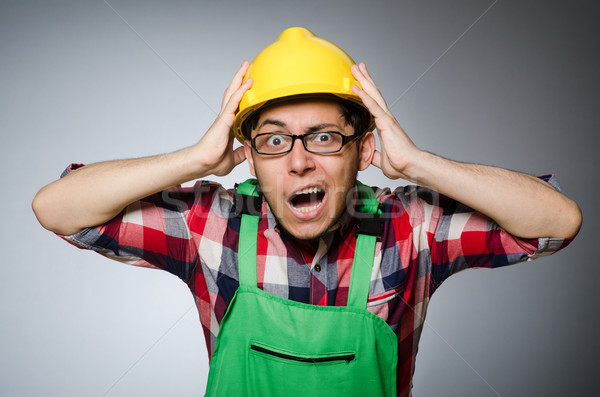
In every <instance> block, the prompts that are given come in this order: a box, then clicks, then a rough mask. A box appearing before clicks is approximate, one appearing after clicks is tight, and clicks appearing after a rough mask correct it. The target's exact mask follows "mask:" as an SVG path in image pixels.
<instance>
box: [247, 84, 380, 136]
mask: <svg viewBox="0 0 600 397" xmlns="http://www.w3.org/2000/svg"><path fill="white" fill-rule="evenodd" d="M302 99H325V100H330V101H333V102H335V103H336V104H337V105H338V106H339V107H340V112H341V113H342V117H343V118H344V120H345V121H346V125H348V124H350V125H351V126H352V128H353V129H354V134H363V133H365V132H367V131H369V130H370V129H371V125H370V124H371V114H370V113H369V112H368V111H367V109H365V108H364V107H362V106H360V105H359V104H357V103H354V102H352V101H350V100H347V99H343V98H340V97H338V96H335V95H333V94H322V95H318V96H317V95H296V96H293V97H289V98H284V99H275V100H272V101H269V102H267V103H266V104H264V105H263V106H261V107H260V108H258V109H257V110H255V111H253V112H252V113H251V114H250V115H249V116H248V117H246V119H245V120H244V121H243V123H242V134H243V135H244V138H245V139H247V140H250V138H251V135H252V130H253V129H255V128H256V126H257V125H258V119H260V115H261V112H262V111H263V110H265V109H267V108H269V107H270V106H272V105H274V104H278V103H283V102H288V101H293V100H302Z"/></svg>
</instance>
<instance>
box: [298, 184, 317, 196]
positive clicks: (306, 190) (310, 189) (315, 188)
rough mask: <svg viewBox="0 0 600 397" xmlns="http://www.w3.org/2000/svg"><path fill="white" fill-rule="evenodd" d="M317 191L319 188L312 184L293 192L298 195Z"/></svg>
mask: <svg viewBox="0 0 600 397" xmlns="http://www.w3.org/2000/svg"><path fill="white" fill-rule="evenodd" d="M318 192H319V188H318V187H315V186H313V187H307V188H305V189H302V190H298V191H297V192H296V193H294V194H296V195H298V194H311V193H318Z"/></svg>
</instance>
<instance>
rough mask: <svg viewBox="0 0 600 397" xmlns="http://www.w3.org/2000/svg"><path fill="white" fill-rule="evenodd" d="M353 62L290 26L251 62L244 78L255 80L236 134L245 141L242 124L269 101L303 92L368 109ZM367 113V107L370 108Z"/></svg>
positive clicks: (237, 121)
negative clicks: (356, 88)
mask: <svg viewBox="0 0 600 397" xmlns="http://www.w3.org/2000/svg"><path fill="white" fill-rule="evenodd" d="M353 64H354V61H353V60H352V58H350V56H348V54H346V53H345V52H344V51H343V50H342V49H341V48H339V47H338V46H336V45H335V44H333V43H331V42H330V41H327V40H325V39H322V38H320V37H317V36H315V35H314V34H313V33H312V32H310V31H309V30H307V29H304V28H289V29H286V30H284V31H283V33H281V34H280V35H279V38H278V39H277V41H276V42H274V43H273V44H271V45H269V46H268V47H266V48H265V49H264V50H262V51H261V52H260V53H259V54H258V55H257V56H256V58H254V60H253V61H252V63H251V64H250V67H249V69H248V71H247V72H246V75H245V76H244V81H246V79H248V78H250V77H251V78H252V79H253V81H254V82H253V83H252V88H250V89H249V90H248V91H246V93H245V94H244V96H243V97H242V100H241V102H240V106H239V110H238V112H237V114H236V116H235V120H234V122H233V132H234V134H235V137H236V138H237V139H238V140H239V141H240V142H242V143H243V142H244V139H245V138H244V135H243V133H242V123H243V122H244V120H245V119H246V117H248V116H249V115H250V114H251V113H252V111H254V110H256V109H258V108H260V107H261V106H262V105H264V104H265V103H266V102H267V101H270V100H272V99H278V98H284V97H288V96H293V95H303V94H323V93H329V94H334V95H336V96H338V97H341V98H344V99H347V100H350V101H352V102H354V103H356V104H358V105H360V106H361V107H363V108H365V109H366V107H365V105H364V104H363V103H362V101H361V100H360V98H359V97H358V95H356V94H354V93H353V92H352V85H353V84H356V85H358V86H359V87H360V84H359V83H358V81H356V80H355V79H354V77H353V76H352V73H351V71H350V66H352V65H353ZM367 112H368V110H367Z"/></svg>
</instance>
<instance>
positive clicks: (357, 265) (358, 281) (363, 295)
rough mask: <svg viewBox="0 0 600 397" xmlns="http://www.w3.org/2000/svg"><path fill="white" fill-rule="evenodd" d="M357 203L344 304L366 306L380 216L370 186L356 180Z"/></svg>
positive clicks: (379, 229)
mask: <svg viewBox="0 0 600 397" xmlns="http://www.w3.org/2000/svg"><path fill="white" fill-rule="evenodd" d="M356 188H357V192H358V205H357V208H356V211H357V212H355V214H354V215H355V218H356V225H357V233H358V236H357V237H356V248H355V250H354V263H353V264H352V273H351V275H350V288H349V290H348V303H347V304H346V305H347V306H352V307H358V308H363V309H364V308H365V307H366V306H367V299H368V297H369V287H370V285H371V272H372V270H373V261H374V259H375V244H376V243H377V239H378V238H381V236H382V235H383V226H384V222H383V218H382V217H381V216H380V215H381V209H380V204H379V201H378V200H377V198H376V197H375V193H374V192H373V189H371V188H370V187H369V186H366V185H364V184H362V183H361V182H359V181H356Z"/></svg>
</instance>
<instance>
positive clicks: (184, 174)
mask: <svg viewBox="0 0 600 397" xmlns="http://www.w3.org/2000/svg"><path fill="white" fill-rule="evenodd" d="M194 157H195V156H194V147H192V148H186V149H182V150H179V151H177V152H173V153H169V154H165V155H158V156H152V157H146V158H139V159H130V160H115V161H107V162H101V163H95V164H90V165H87V166H85V167H82V168H79V169H77V170H75V171H73V172H71V173H70V174H68V175H67V176H65V177H64V178H61V179H59V180H57V181H55V182H52V183H50V184H49V185H47V186H45V187H44V188H42V189H41V190H40V191H39V192H38V194H37V195H36V197H35V198H34V200H33V203H32V206H33V210H34V212H35V214H36V216H37V218H38V220H39V221H40V223H41V224H42V226H44V227H45V228H46V229H48V230H51V231H53V232H56V233H60V234H66V235H68V234H73V233H75V232H77V231H79V230H81V229H83V228H85V227H90V226H95V225H99V224H102V223H104V222H107V221H108V220H110V219H112V218H113V217H114V216H116V215H117V214H118V213H119V212H121V211H122V210H123V208H125V207H126V206H127V205H128V204H130V203H132V202H134V201H136V200H139V199H141V198H143V197H146V196H148V195H151V194H153V193H156V192H159V191H161V190H164V189H166V188H168V187H171V186H174V185H178V184H181V183H183V182H186V181H189V180H192V179H196V178H201V177H203V176H206V175H207V174H208V170H207V169H206V168H205V167H203V166H202V164H201V163H200V162H198V161H195V158H194Z"/></svg>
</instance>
